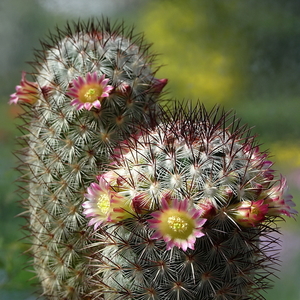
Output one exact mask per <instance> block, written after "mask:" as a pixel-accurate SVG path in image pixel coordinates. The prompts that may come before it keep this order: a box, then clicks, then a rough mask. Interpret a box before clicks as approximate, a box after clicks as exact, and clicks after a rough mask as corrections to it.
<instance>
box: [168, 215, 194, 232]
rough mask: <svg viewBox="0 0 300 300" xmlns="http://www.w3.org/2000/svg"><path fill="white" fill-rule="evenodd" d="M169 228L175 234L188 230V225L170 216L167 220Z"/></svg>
mask: <svg viewBox="0 0 300 300" xmlns="http://www.w3.org/2000/svg"><path fill="white" fill-rule="evenodd" d="M168 224H169V227H170V228H171V229H172V230H173V231H175V232H178V231H180V232H185V231H186V230H187V228H188V225H189V224H188V223H187V222H185V221H184V220H183V219H182V218H180V217H176V216H171V217H169V218H168Z"/></svg>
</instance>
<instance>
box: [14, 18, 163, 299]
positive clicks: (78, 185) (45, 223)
mask: <svg viewBox="0 0 300 300" xmlns="http://www.w3.org/2000/svg"><path fill="white" fill-rule="evenodd" d="M42 48H43V49H42V50H41V51H37V52H36V61H35V62H33V63H32V65H33V67H34V70H35V71H34V72H32V73H31V75H32V77H33V80H34V81H29V80H27V79H26V73H25V72H23V74H22V80H21V84H20V85H18V86H17V87H16V92H15V93H14V94H12V95H11V99H10V104H20V105H21V106H22V107H23V108H24V110H25V112H24V113H23V114H22V115H21V118H22V119H23V120H24V122H23V123H24V124H23V125H22V126H21V127H20V129H21V131H22V132H23V133H24V135H23V136H22V137H20V138H19V141H20V144H21V146H22V149H21V150H20V151H19V152H18V153H17V156H18V157H19V159H20V166H19V170H20V172H21V173H22V176H21V179H20V181H21V182H23V183H24V184H22V190H23V191H24V192H25V196H23V198H24V200H23V202H22V203H23V206H24V208H25V210H26V212H25V213H24V215H25V216H26V218H27V219H28V229H29V232H30V233H29V236H30V240H31V244H32V247H31V253H32V254H33V256H34V261H33V266H34V269H35V271H36V273H37V276H38V278H39V279H40V282H41V284H42V287H43V292H42V294H43V295H44V296H46V297H47V298H49V299H73V300H75V299H89V297H88V296H86V295H87V294H88V293H89V292H90V286H89V282H88V280H87V275H90V272H91V271H90V269H89V266H88V261H87V259H86V256H87V255H88V254H89V252H88V251H87V250H86V249H85V246H86V245H87V244H88V243H89V241H88V239H87V236H89V235H90V234H88V231H90V230H89V228H88V227H87V226H86V223H87V221H86V219H85V218H84V216H83V215H82V203H83V201H84V193H85V190H86V188H87V187H88V186H89V184H91V183H92V182H93V181H94V180H95V176H96V174H98V173H99V172H100V171H101V169H102V165H103V164H104V163H107V161H108V160H107V159H108V154H109V151H110V148H111V147H115V146H116V145H117V143H118V142H119V141H120V140H121V139H124V137H126V135H129V134H132V133H134V132H135V129H134V126H132V125H133V124H134V122H142V123H143V122H145V121H147V119H148V118H149V116H150V115H154V114H155V115H156V116H159V115H160V108H159V106H158V104H157V101H158V99H159V97H160V94H161V92H162V90H163V88H164V86H165V85H166V83H167V80H166V79H162V80H159V79H157V78H155V72H156V71H157V67H155V55H154V54H151V53H150V51H149V45H147V44H145V43H144V41H143V35H141V34H137V35H136V34H134V33H133V31H132V29H126V28H125V26H124V25H123V24H120V25H110V23H109V22H108V21H107V20H105V19H103V20H101V21H90V22H88V23H86V24H84V23H81V22H80V23H78V24H74V28H71V26H69V25H68V26H67V27H66V30H65V31H60V30H58V32H57V35H51V36H50V41H47V42H43V43H42ZM152 68H154V70H152ZM152 119H153V118H151V120H152Z"/></svg>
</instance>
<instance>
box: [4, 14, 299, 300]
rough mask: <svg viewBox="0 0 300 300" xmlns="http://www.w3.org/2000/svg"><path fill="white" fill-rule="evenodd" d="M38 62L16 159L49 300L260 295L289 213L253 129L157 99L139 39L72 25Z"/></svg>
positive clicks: (156, 83) (18, 98) (106, 27)
mask: <svg viewBox="0 0 300 300" xmlns="http://www.w3.org/2000/svg"><path fill="white" fill-rule="evenodd" d="M42 45H43V50H42V51H38V52H37V53H36V57H37V59H36V61H35V62H34V63H33V66H34V72H32V76H33V80H34V81H28V80H27V79H26V73H25V72H24V73H23V74H22V80H21V84H20V85H18V86H17V87H16V92H15V93H14V94H12V95H11V99H10V103H11V104H17V103H18V104H19V103H20V104H21V105H22V106H23V108H24V110H25V112H24V113H23V114H22V116H21V117H22V118H23V120H24V124H23V125H22V126H21V127H20V129H21V130H22V131H23V132H24V135H23V136H22V137H21V138H20V139H19V140H20V143H21V145H22V149H21V150H20V151H19V152H18V157H19V158H20V162H21V163H20V166H19V169H20V171H21V173H22V176H21V181H23V182H25V185H23V186H22V188H23V189H24V191H25V193H26V196H25V197H24V199H23V201H22V204H23V206H24V207H25V212H24V215H25V217H26V219H27V220H28V224H27V229H28V230H29V237H30V240H31V245H32V246H31V253H32V254H33V266H34V269H35V271H36V273H37V276H38V278H39V280H40V281H41V285H42V287H43V292H42V295H44V296H45V297H46V298H47V299H52V300H55V299H72V300H78V299H101V300H117V299H123V300H125V299H127V300H130V299H139V300H150V299H151V300H154V299H163V300H172V299H176V300H179V299H180V300H184V299H190V300H193V299H203V300H221V299H222V300H246V299H264V297H263V295H262V294H261V292H262V291H263V290H265V289H266V288H268V287H269V286H270V280H271V275H272V274H273V271H274V270H275V269H276V264H277V258H278V256H277V254H278V253H277V251H274V245H275V244H277V243H278V237H277V236H274V234H275V233H277V232H278V226H277V221H279V220H281V219H282V218H283V216H289V217H293V216H294V215H295V214H296V213H297V212H296V211H295V210H294V209H293V206H294V203H293V201H292V197H291V196H290V195H288V194H287V184H286V180H285V179H284V178H283V177H281V178H278V177H276V174H275V172H274V170H273V169H272V162H271V161H269V159H268V154H267V153H266V152H261V151H260V149H259V147H258V145H257V142H256V139H255V137H254V136H252V135H251V132H250V130H249V128H248V127H247V126H241V125H240V121H239V120H238V119H236V117H235V115H234V114H231V113H225V112H224V111H221V110H220V109H218V108H215V109H213V110H211V111H207V110H206V109H205V108H204V106H203V105H197V106H196V107H195V108H193V109H191V108H190V107H188V105H182V104H178V103H177V102H175V106H173V107H170V108H169V110H165V111H163V110H162V108H161V107H160V106H159V104H158V103H157V102H158V100H159V99H160V95H161V93H162V90H163V88H164V86H165V84H166V83H167V80H166V79H161V80H159V79H156V78H155V77H154V76H155V72H156V70H151V67H152V65H153V63H154V55H151V54H150V53H149V51H148V48H149V46H148V45H146V44H144V43H143V39H142V36H141V35H138V36H134V35H133V33H132V31H131V30H129V31H127V32H126V30H125V28H124V26H123V25H120V26H117V25H115V26H111V25H110V24H109V22H108V21H107V20H102V21H97V22H93V21H91V22H88V23H87V24H83V23H78V24H75V27H74V29H72V28H71V27H70V26H67V28H66V31H65V32H63V31H58V34H57V35H56V36H51V43H48V42H43V44H42Z"/></svg>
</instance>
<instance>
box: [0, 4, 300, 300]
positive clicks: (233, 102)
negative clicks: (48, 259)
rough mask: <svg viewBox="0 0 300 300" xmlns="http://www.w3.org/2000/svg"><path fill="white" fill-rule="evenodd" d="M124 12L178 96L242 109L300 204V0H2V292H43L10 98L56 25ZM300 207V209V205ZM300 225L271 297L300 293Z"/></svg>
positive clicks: (19, 296)
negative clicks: (26, 216) (32, 263)
mask: <svg viewBox="0 0 300 300" xmlns="http://www.w3.org/2000/svg"><path fill="white" fill-rule="evenodd" d="M102 15H104V16H108V17H110V18H111V19H112V20H118V19H123V20H124V21H125V23H126V24H127V25H128V26H131V25H132V24H134V25H135V27H136V32H145V36H146V40H147V41H148V42H151V43H152V42H153V43H154V44H153V47H152V51H153V52H157V53H159V54H160V55H159V56H158V57H157V63H158V64H159V65H163V67H162V68H161V69H160V70H159V72H158V77H160V78H168V79H169V84H168V91H169V94H168V96H169V97H171V98H176V99H193V100H197V99H199V100H200V101H201V102H203V103H205V105H206V106H207V107H212V106H213V105H214V104H216V103H219V104H221V105H223V106H224V107H225V108H226V109H227V110H229V109H234V110H235V111H236V113H237V116H238V117H240V118H241V119H242V121H243V122H244V123H248V124H249V125H250V126H255V129H254V130H253V131H254V132H255V133H257V135H258V139H259V141H260V142H261V143H262V144H263V146H262V149H263V150H266V149H269V150H270V152H271V154H272V155H273V156H272V160H273V161H275V162H276V164H275V168H276V169H277V170H280V172H281V173H282V174H283V175H284V176H286V177H287V178H288V182H289V186H290V192H291V193H292V194H293V195H294V200H295V202H296V203H297V204H298V206H299V204H300V200H299V199H300V191H299V189H300V129H299V126H300V118H299V112H300V84H299V82H300V1H299V0H275V1H274V0H247V1H241V0H226V1H225V0H224V1H223V0H210V1H201V0H200V1H199V0H185V1H182V0H177V1H176V0H173V1H167V0H160V1H158V0H85V1H82V0H51V1H48V0H1V2H0V51H1V53H0V108H1V109H0V124H1V126H0V147H1V148H0V151H1V155H0V192H1V200H0V300H24V299H25V300H34V299H36V296H34V294H33V292H34V291H35V289H36V287H35V283H36V281H35V279H31V278H32V277H33V276H34V274H32V273H30V272H28V270H26V266H27V265H28V264H29V260H28V258H27V257H26V256H24V255H22V252H24V251H26V250H27V249H28V246H27V245H26V243H25V242H24V241H22V240H21V239H22V238H23V237H24V236H25V234H24V232H22V229H21V226H22V219H21V218H19V217H17V218H16V217H15V216H16V215H17V214H19V213H20V212H21V209H20V207H19V206H18V203H17V201H18V200H19V197H18V194H17V193H16V192H15V191H16V189H17V185H16V184H15V183H14V181H15V180H16V179H17V177H18V173H17V172H16V171H15V170H14V167H15V166H16V164H17V162H16V159H15V158H14V156H13V154H12V152H13V150H15V149H16V146H15V145H16V142H15V138H16V137H17V136H18V135H19V133H18V131H17V130H16V124H17V123H20V121H18V120H16V119H15V117H16V116H17V115H18V113H19V109H18V107H16V106H9V105H8V104H7V102H8V100H9V95H10V94H11V93H14V91H15V86H16V85H17V84H19V81H20V78H21V72H22V70H25V71H28V72H30V70H31V67H30V65H28V64H26V61H32V60H34V55H33V49H34V48H35V49H40V48H41V47H40V46H39V39H45V38H47V35H48V33H49V30H50V31H52V32H54V31H55V27H56V26H59V27H64V25H65V23H66V21H67V20H68V21H73V20H74V21H77V20H78V19H79V18H80V19H81V20H86V19H87V18H88V17H92V16H93V17H101V16H102ZM298 210H299V208H298ZM299 229H300V223H299V222H298V223H297V222H295V221H294V220H293V219H289V220H287V222H282V232H283V235H282V241H283V243H282V252H281V257H280V258H281V265H282V266H281V272H280V273H278V274H277V275H278V276H279V278H274V286H275V287H274V289H273V290H270V291H268V292H267V293H266V294H265V297H266V299H267V300H274V299H277V300H281V299H282V300H283V299H284V300H299V299H300V285H299V283H298V282H299V278H300V252H299V249H300V230H299Z"/></svg>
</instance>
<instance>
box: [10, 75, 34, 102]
mask: <svg viewBox="0 0 300 300" xmlns="http://www.w3.org/2000/svg"><path fill="white" fill-rule="evenodd" d="M25 76H26V72H22V79H21V85H17V86H16V92H15V93H14V94H11V95H10V100H9V102H8V103H9V104H17V103H18V102H21V103H29V104H34V103H35V102H36V101H37V100H38V98H39V95H40V91H39V86H38V84H37V83H36V82H31V81H28V80H26V79H25Z"/></svg>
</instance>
